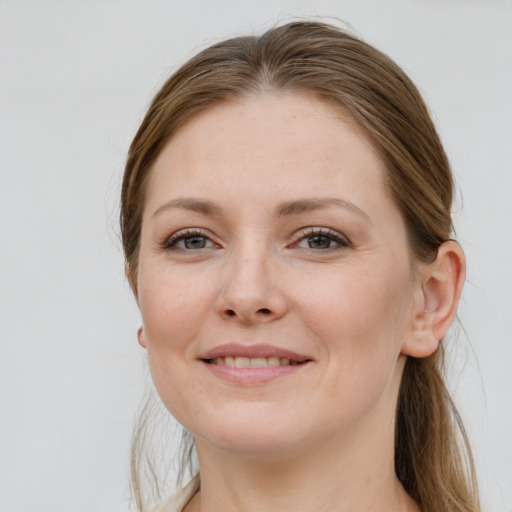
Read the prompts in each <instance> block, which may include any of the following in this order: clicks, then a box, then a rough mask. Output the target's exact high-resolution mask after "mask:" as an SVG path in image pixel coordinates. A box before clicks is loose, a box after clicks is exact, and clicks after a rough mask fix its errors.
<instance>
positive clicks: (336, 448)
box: [187, 421, 419, 512]
mask: <svg viewBox="0 0 512 512" xmlns="http://www.w3.org/2000/svg"><path fill="white" fill-rule="evenodd" d="M389 427H390V428H387V429H385V430H384V431H381V432H378V433H376V432H375V431H373V432H371V435H370V436H369V435H368V432H364V427H361V425H359V426H358V428H356V429H354V433H353V435H351V436H347V433H346V432H344V435H343V439H342V440H341V439H337V438H332V439H326V440H323V442H322V443H320V444H316V445H315V446H314V448H311V449H309V450H307V449H304V450H303V451H301V452H298V453H294V454H280V455H279V456H275V455H274V456H269V457H266V458H265V457H262V456H261V455H260V454H259V455H255V456H248V455H247V454H244V455H243V456H242V455H240V454H238V453H232V452H226V451H220V450H217V449H216V448H214V447H212V446H211V445H208V444H205V443H204V442H202V441H201V440H198V441H197V443H196V444H197V450H198V456H199V465H200V467H201V491H200V493H199V494H198V495H197V496H196V497H195V499H194V500H193V501H192V502H191V504H190V507H187V512H197V511H200V512H219V511H222V512H232V511H233V512H235V511H236V512H260V511H265V512H274V511H275V512H277V511H279V512H282V511H288V510H290V511H292V510H293V511H294V512H332V511H333V510H336V511H337V512H353V511H354V510H371V511H372V512H390V511H393V512H419V508H418V507H417V505H416V504H415V502H414V501H413V500H412V499H411V498H410V497H409V496H408V495H407V493H406V492H405V490H404V489H403V487H402V485H401V484H400V482H399V481H398V479H397V478H396V475H395V471H394V443H393V436H394V432H393V430H394V428H393V427H394V425H393V422H392V421H391V422H390V424H389ZM340 437H341V436H340Z"/></svg>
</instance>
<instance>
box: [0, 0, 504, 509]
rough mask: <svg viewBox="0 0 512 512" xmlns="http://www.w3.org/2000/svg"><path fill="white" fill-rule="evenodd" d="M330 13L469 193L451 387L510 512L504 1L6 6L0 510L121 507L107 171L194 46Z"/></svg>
mask: <svg viewBox="0 0 512 512" xmlns="http://www.w3.org/2000/svg"><path fill="white" fill-rule="evenodd" d="M305 15H309V16H310V15H318V16H336V17H338V18H341V19H343V20H345V21H347V22H349V23H350V24H351V25H352V26H353V27H354V28H355V29H356V30H357V31H358V32H359V33H360V34H361V35H362V36H364V37H365V38H366V39H367V40H368V41H369V42H371V43H373V44H375V45H376V46H377V47H378V48H380V49H382V50H384V51H385V52H387V53H389V54H390V55H391V56H392V57H393V58H394V59H395V60H396V61H397V62H398V63H399V64H400V65H402V66H403V67H404V68H405V70H406V71H407V72H408V73H409V74H410V75H411V77H412V78H413V80H415V81H416V83H417V84H418V85H419V87H420V89H421V91H422V92H423V93H424V95H425V97H426V100H427V102H428V104H429V105H430V107H431V109H432V111H433V112H434V117H435V120H436V123H437V125H438V127H439V129H440V133H441V135H442V138H443V140H444V143H445V145H446V149H447V151H448V154H449V156H450V158H451V160H452V162H453V166H454V170H455V174H456V176H457V179H458V183H459V188H460V192H461V195H462V196H463V198H464V200H463V201H460V200H459V201H458V203H457V207H456V221H457V234H458V238H459V240H460V241H461V242H462V245H463V247H464V249H465V250H466V253H467V257H468V264H469V275H468V277H469V282H468V284H467V286H466V290H465V295H464V300H463V304H462V308H461V318H462V323H463V325H464V327H465V329H466V331H467V334H468V338H469V341H468V339H467V338H466V337H465V336H464V335H463V334H461V335H460V336H459V337H458V341H456V346H457V349H456V350H455V351H454V353H453V358H454V360H455V365H454V370H453V371H452V383H453V387H454V388H455V391H456V398H457V401H458V402H459V404H460V407H461V410H462V413H463V416H464V418H465V419H466V423H467V426H468V430H469V434H470V437H471V439H472V441H473V445H474V448H475V454H476V460H477V465H478V470H479V475H480V480H481V486H482V492H483V497H484V503H485V504H486V510H487V511H488V512H500V511H505V512H510V511H512V465H511V464H510V460H511V458H512V406H511V399H510V393H511V391H512V377H511V373H512V372H511V369H510V366H511V362H512V340H511V336H510V327H509V326H510V319H511V317H512V313H511V306H512V301H511V293H510V288H511V286H510V285H511V282H512V279H511V278H512V275H511V274H512V270H511V267H512V236H511V235H512V229H511V221H512V201H511V199H510V196H511V190H512V178H511V176H512V172H511V171H512V150H511V147H512V129H511V126H512V122H511V119H512V100H511V95H512V3H511V2H510V1H507V0H503V1H498V0H495V1H492V0H489V1H485V0H481V1H476V0H474V1H471V0H460V1H453V0H444V1H441V0H437V1H436V0H423V1H420V0H416V1H413V0H410V1H405V0H403V1H391V0H380V1H378V0H376V1H365V0H359V1H357V0H316V1H305V0H302V1H298V0H296V1H287V0H259V1H252V2H246V1H240V0H239V1H235V0H217V1H188V2H177V1H172V0H169V1H163V0H145V1H142V0H139V1H133V0H131V1H129V0H123V1H121V0H119V1H114V0H109V1H105V0H103V1H91V0H88V1H83V2H79V1H65V0H62V1H60V2H59V1H55V0H53V1H51V0H46V1H40V0H35V1H28V0H0V146H1V152H0V172H1V181H0V183H1V184H0V208H1V211H0V229H1V232H0V244H1V246H0V315H1V321H0V343H1V353H0V511H1V512H8V511H9V512H11V511H30V510H34V511H36V510H37V511H38V512H61V511H62V512H64V511H66V512H68V511H77V512H82V511H84V512H85V511H87V512H89V511H94V512H106V511H109V512H112V511H122V510H127V509H128V485H127V479H128V456H129V438H130V435H131V425H132V419H133V416H134V413H135V410H136V407H137V404H138V401H139V399H140V396H141V394H142V389H143V380H144V370H143V368H144V363H143V351H142V349H140V347H139V346H138V345H137V342H136V336H135V332H136V328H137V326H138V324H139V317H138V312H137V310H136V307H135V305H134V302H133V300H132V297H131V295H130V291H129V289H128V285H127V283H126V282H125V279H124V276H123V260H122V255H121V251H120V244H119V242H118V240H117V227H116V222H117V208H118V194H119V185H120V179H121V173H122V168H123V163H124V158H125V154H126V151H127V147H128V144H129V142H130V139H131V137H132V136H133V135H134V133H135V130H136V128H137V125H138V123H139V122H140V120H141V119H142V116H143V113H144V111H145V108H146V107H147V105H148V102H149V100H150V98H151V97H152V95H153V94H154V92H156V90H157V85H158V84H161V83H162V81H163V80H164V78H165V77H166V76H167V75H168V74H169V72H170V71H171V70H172V69H175V68H176V66H177V65H179V64H180V63H182V62H184V61H185V60H186V59H187V58H189V57H191V56H192V55H193V54H194V53H195V52H196V51H197V50H198V49H199V48H202V47H204V46H205V45H206V44H209V43H211V42H213V41H215V40H217V39H219V38H223V37H225V36H231V35H239V34H241V33H245V32H259V31H261V30H263V29H264V28H266V27H268V26H269V25H270V24H271V23H274V22H276V21H278V20H285V19H288V18H289V17H293V16H305Z"/></svg>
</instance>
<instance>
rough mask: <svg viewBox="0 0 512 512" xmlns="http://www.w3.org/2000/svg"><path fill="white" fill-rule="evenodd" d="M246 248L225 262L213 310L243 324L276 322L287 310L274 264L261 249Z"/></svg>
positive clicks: (227, 318)
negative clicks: (215, 306) (215, 308)
mask: <svg viewBox="0 0 512 512" xmlns="http://www.w3.org/2000/svg"><path fill="white" fill-rule="evenodd" d="M248 249H249V250H246V251H244V253H242V251H239V252H238V253H237V252H236V251H234V252H233V254H232V255H231V256H230V257H229V258H227V259H226V261H225V263H224V268H223V273H222V284H221V291H220V293H219V296H218V300H217V311H218V313H219V314H220V315H221V316H223V317H224V318H225V319H226V320H229V321H233V322H239V323H241V324H245V325H251V324H257V323H266V322H271V321H274V320H277V319H279V318H281V317H282V316H283V315H284V314H285V313H286V311H287V302H286V299H285V295H284V293H283V290H282V288H281V283H280V282H279V269H278V268H276V267H277V264H276V263H275V262H273V259H272V256H271V255H270V254H269V253H268V252H267V251H264V250H262V248H261V247H260V248H258V249H255V248H254V246H253V247H252V249H250V248H248Z"/></svg>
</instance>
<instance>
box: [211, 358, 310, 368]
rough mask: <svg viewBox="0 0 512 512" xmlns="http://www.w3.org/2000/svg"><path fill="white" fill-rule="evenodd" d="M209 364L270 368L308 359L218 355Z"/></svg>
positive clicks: (294, 363)
mask: <svg viewBox="0 0 512 512" xmlns="http://www.w3.org/2000/svg"><path fill="white" fill-rule="evenodd" d="M206 362H207V363H209V364H217V365H220V366H228V367H230V368H268V367H276V366H293V365H298V364H303V363H305V362H306V361H303V362H299V361H294V360H291V359H288V358H286V357H277V356H272V357H233V356H227V357H216V358H215V359H209V360H206Z"/></svg>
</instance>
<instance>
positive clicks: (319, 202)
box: [277, 197, 370, 220]
mask: <svg viewBox="0 0 512 512" xmlns="http://www.w3.org/2000/svg"><path fill="white" fill-rule="evenodd" d="M330 206H340V207H342V208H346V209H348V210H351V211H352V212H354V213H356V214H357V215H360V216H361V217H364V218H365V219H366V220H370V216H369V215H368V214H367V213H366V212H365V211H363V210H361V208H359V206H357V205H355V204H354V203H351V202H350V201H346V200H344V199H339V198H337V197H324V198H318V199H299V200H297V201H290V202H287V203H283V204H281V205H279V206H278V207H277V215H278V216H279V217H284V216H288V215H298V214H301V213H308V212H312V211H315V210H321V209H323V208H329V207H330Z"/></svg>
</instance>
